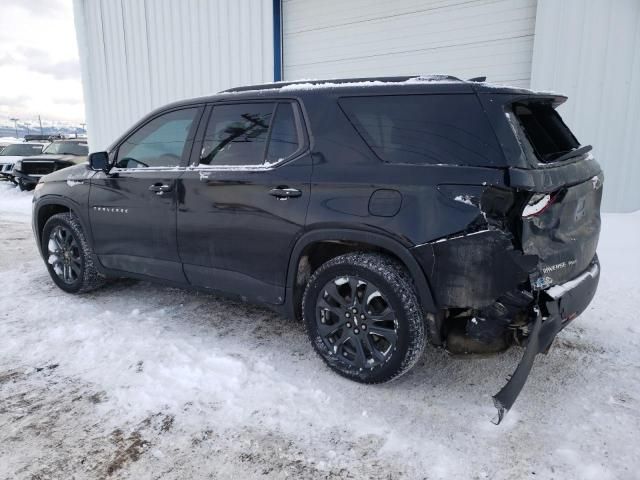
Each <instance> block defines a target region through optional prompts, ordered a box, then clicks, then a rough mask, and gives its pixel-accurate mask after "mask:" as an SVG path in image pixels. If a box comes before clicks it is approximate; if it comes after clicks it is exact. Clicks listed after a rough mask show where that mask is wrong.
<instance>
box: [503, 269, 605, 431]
mask: <svg viewBox="0 0 640 480" xmlns="http://www.w3.org/2000/svg"><path fill="white" fill-rule="evenodd" d="M599 279H600V263H599V262H598V258H597V257H595V258H594V260H593V262H592V263H591V265H590V266H589V268H588V269H587V270H585V271H584V272H583V273H582V274H580V275H579V276H577V277H576V278H574V279H573V280H570V281H568V282H567V283H565V284H562V285H556V286H554V287H551V288H549V289H548V290H544V291H542V292H540V294H539V297H538V302H537V305H536V306H535V307H534V311H535V314H536V318H535V320H534V322H533V326H532V328H531V333H530V334H529V336H528V337H527V338H528V341H527V346H526V348H525V351H524V354H523V355H522V359H521V360H520V363H519V364H518V367H517V368H516V370H515V372H513V375H511V378H510V379H509V381H508V382H507V383H506V385H505V386H504V387H502V389H501V390H500V391H499V392H498V393H497V394H496V395H494V397H493V403H494V405H495V407H496V408H497V409H498V414H497V417H496V418H495V419H494V423H495V424H496V425H497V424H499V423H500V422H501V421H502V419H503V418H504V416H505V414H506V413H507V412H508V411H509V410H510V409H511V407H512V406H513V404H514V403H515V401H516V399H517V398H518V395H519V394H520V392H521V391H522V387H524V384H525V382H526V381H527V377H528V376H529V372H531V368H532V367H533V362H534V360H535V358H536V355H537V354H538V353H543V352H545V353H546V352H547V351H548V350H549V347H551V344H552V343H553V340H554V339H555V338H556V335H557V334H558V333H559V332H560V330H562V329H563V328H564V327H565V326H566V325H567V324H568V323H569V322H570V321H571V320H573V319H574V318H576V317H577V316H578V315H580V314H581V313H582V312H583V311H584V310H585V309H586V308H587V306H588V305H589V303H590V302H591V299H592V298H593V296H594V295H595V292H596V288H597V287H598V280H599Z"/></svg>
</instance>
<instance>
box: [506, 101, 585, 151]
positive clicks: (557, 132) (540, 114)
mask: <svg viewBox="0 0 640 480" xmlns="http://www.w3.org/2000/svg"><path fill="white" fill-rule="evenodd" d="M512 111H513V114H514V115H515V117H516V119H517V121H518V125H519V127H520V129H521V130H522V133H523V134H524V136H525V138H526V139H527V141H528V143H529V144H530V145H531V148H532V149H533V152H534V153H535V155H536V157H537V158H538V160H540V161H541V162H544V163H548V162H553V161H554V160H555V159H556V158H558V157H560V156H562V155H563V154H565V153H567V152H570V151H571V150H573V149H575V148H578V147H579V146H580V143H579V142H578V140H577V139H576V137H574V136H573V133H571V130H569V127H567V125H565V123H564V122H563V121H562V118H561V117H560V115H559V114H558V112H557V111H556V110H555V109H554V108H553V106H552V105H551V104H550V103H540V102H538V103H533V102H530V103H515V104H514V105H513V106H512Z"/></svg>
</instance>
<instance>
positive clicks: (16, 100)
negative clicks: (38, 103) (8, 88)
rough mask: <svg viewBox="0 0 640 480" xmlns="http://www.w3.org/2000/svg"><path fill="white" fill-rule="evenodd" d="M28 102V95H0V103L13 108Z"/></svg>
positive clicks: (20, 106) (25, 104) (23, 106)
mask: <svg viewBox="0 0 640 480" xmlns="http://www.w3.org/2000/svg"><path fill="white" fill-rule="evenodd" d="M28 103H29V97H28V96H26V95H16V96H11V97H10V96H6V95H5V96H2V97H0V105H1V106H3V107H4V106H6V107H9V108H14V109H21V108H25V107H26V106H27V105H28Z"/></svg>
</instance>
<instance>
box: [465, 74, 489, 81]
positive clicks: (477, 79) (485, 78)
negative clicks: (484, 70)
mask: <svg viewBox="0 0 640 480" xmlns="http://www.w3.org/2000/svg"><path fill="white" fill-rule="evenodd" d="M486 80H487V76H486V75H485V76H484V77H473V78H470V79H469V80H467V81H468V82H486Z"/></svg>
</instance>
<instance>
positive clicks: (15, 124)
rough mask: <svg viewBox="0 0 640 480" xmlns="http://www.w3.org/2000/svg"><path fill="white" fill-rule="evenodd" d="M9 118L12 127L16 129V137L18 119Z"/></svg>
mask: <svg viewBox="0 0 640 480" xmlns="http://www.w3.org/2000/svg"><path fill="white" fill-rule="evenodd" d="M9 120H11V121H12V122H13V127H14V128H15V129H16V138H18V120H20V119H19V118H10V119H9Z"/></svg>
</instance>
